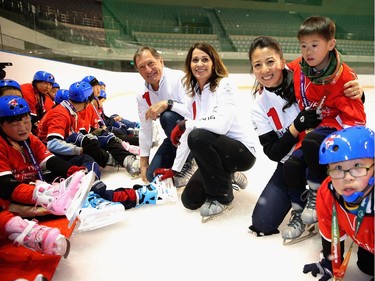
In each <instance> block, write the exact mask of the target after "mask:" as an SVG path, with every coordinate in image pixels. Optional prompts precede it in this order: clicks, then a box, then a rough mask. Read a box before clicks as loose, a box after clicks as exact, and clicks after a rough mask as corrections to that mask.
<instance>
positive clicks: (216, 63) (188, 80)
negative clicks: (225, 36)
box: [183, 42, 228, 95]
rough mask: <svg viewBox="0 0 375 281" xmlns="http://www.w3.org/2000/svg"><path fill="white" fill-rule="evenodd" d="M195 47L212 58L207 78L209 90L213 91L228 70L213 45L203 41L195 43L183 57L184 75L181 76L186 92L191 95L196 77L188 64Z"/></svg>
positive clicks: (226, 74)
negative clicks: (208, 77)
mask: <svg viewBox="0 0 375 281" xmlns="http://www.w3.org/2000/svg"><path fill="white" fill-rule="evenodd" d="M195 49H199V50H201V51H203V52H205V53H206V54H207V55H208V56H209V57H210V59H211V60H212V70H213V71H212V75H211V77H210V79H209V83H210V90H211V91H212V92H213V91H215V89H216V88H217V86H218V85H219V82H220V80H221V79H222V78H223V77H227V76H228V70H227V68H226V67H225V65H224V63H223V61H222V60H221V58H220V56H219V54H218V53H217V51H216V50H215V49H214V47H212V46H211V45H210V44H208V43H205V42H198V43H195V44H193V45H192V46H191V47H190V49H189V52H188V54H187V56H186V59H185V76H184V78H183V83H184V86H185V88H186V89H187V91H188V93H190V94H191V95H194V91H193V88H194V86H195V84H196V83H197V78H195V77H194V75H193V72H192V70H191V67H190V64H191V59H192V56H193V51H194V50H195Z"/></svg>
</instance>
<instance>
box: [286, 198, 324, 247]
mask: <svg viewBox="0 0 375 281" xmlns="http://www.w3.org/2000/svg"><path fill="white" fill-rule="evenodd" d="M292 204H293V203H292ZM301 213H302V208H301V207H299V208H298V209H294V210H292V212H291V218H290V220H289V223H288V225H287V227H285V228H284V229H283V230H282V231H281V237H282V238H283V245H284V246H288V245H293V244H296V243H299V242H301V241H304V240H306V239H309V238H310V237H313V236H314V235H316V234H317V232H316V231H315V227H314V225H312V226H306V225H305V224H304V223H303V222H302V219H301Z"/></svg>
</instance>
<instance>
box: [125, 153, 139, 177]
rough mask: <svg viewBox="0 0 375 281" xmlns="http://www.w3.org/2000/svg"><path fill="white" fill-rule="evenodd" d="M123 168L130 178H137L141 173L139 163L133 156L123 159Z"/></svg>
mask: <svg viewBox="0 0 375 281" xmlns="http://www.w3.org/2000/svg"><path fill="white" fill-rule="evenodd" d="M124 168H125V169H126V171H127V172H128V173H129V174H130V175H131V176H132V177H137V176H139V174H140V173H141V166H140V161H139V159H138V158H137V157H135V156H134V155H128V156H126V157H125V159H124Z"/></svg>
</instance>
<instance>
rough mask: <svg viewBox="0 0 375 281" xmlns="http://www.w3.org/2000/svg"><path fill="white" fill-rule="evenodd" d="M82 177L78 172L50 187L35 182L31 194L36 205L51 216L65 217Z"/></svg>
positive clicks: (46, 184) (81, 173)
mask: <svg viewBox="0 0 375 281" xmlns="http://www.w3.org/2000/svg"><path fill="white" fill-rule="evenodd" d="M84 175H85V173H84V172H83V171H78V172H76V173H74V174H73V175H71V176H70V177H69V178H67V179H66V180H63V181H61V182H60V183H54V184H52V185H51V184H49V183H46V182H44V181H39V180H37V181H36V183H35V189H34V194H33V198H34V200H35V202H36V205H40V206H42V207H44V208H46V209H47V210H48V211H49V212H50V213H51V214H54V215H65V213H66V211H67V209H68V207H69V206H70V203H71V202H72V199H73V198H74V196H75V195H76V193H77V192H78V190H79V183H80V181H81V179H82V178H83V176H84Z"/></svg>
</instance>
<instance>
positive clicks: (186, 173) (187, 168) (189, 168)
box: [173, 159, 198, 188]
mask: <svg viewBox="0 0 375 281" xmlns="http://www.w3.org/2000/svg"><path fill="white" fill-rule="evenodd" d="M197 169H198V166H197V164H196V163H195V161H194V159H193V160H192V161H189V160H186V162H185V164H184V166H183V167H182V170H181V172H178V173H176V175H175V176H174V177H173V182H174V185H175V186H176V187H177V188H179V187H183V186H186V185H187V183H188V182H189V180H190V178H191V177H192V176H193V174H194V173H195V171H196V170H197Z"/></svg>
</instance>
